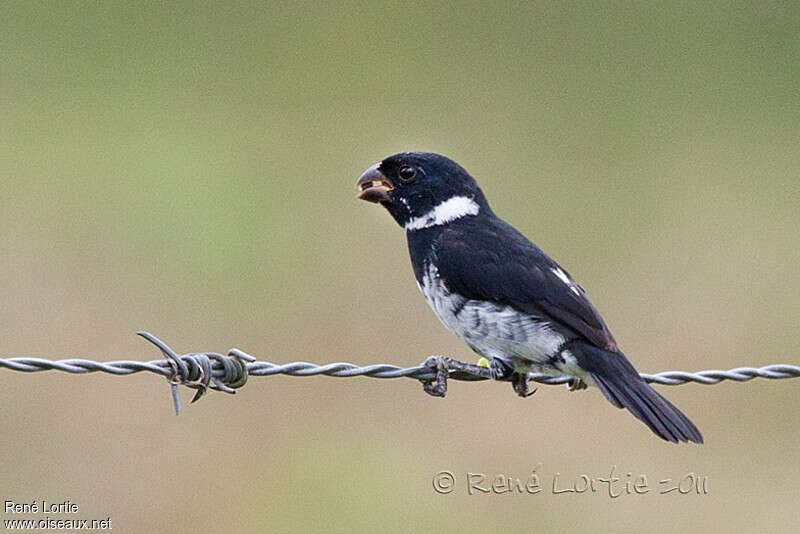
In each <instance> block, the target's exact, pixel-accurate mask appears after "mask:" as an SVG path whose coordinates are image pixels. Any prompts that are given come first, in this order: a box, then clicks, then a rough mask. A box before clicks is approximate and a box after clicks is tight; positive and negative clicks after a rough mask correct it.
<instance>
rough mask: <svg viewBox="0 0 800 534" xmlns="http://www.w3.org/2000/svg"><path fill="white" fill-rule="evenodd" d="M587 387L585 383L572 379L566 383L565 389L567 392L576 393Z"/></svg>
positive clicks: (578, 379)
mask: <svg viewBox="0 0 800 534" xmlns="http://www.w3.org/2000/svg"><path fill="white" fill-rule="evenodd" d="M587 387H589V386H588V385H587V384H586V382H584V381H583V380H582V379H580V378H574V377H573V378H572V379H570V381H569V382H567V389H568V390H569V391H578V390H580V389H586V388H587Z"/></svg>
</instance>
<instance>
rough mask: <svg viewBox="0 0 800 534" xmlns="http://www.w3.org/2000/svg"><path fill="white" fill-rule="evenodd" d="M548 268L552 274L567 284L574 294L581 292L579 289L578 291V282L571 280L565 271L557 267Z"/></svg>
mask: <svg viewBox="0 0 800 534" xmlns="http://www.w3.org/2000/svg"><path fill="white" fill-rule="evenodd" d="M550 270H551V271H553V274H554V275H556V276H557V277H558V279H559V280H561V281H562V282H564V283H565V284H567V286H569V288H570V290H572V292H573V293H575V294H576V295H580V294H581V293H580V291H578V284H576V283H575V282H573V281H572V279H571V278H570V277H569V276H567V273H565V272H564V271H562V270H561V269H559V268H558V267H554V268H552V269H550Z"/></svg>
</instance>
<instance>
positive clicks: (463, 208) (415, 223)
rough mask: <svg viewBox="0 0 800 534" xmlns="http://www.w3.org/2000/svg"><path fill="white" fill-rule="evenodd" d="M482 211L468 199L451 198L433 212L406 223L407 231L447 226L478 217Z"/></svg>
mask: <svg viewBox="0 0 800 534" xmlns="http://www.w3.org/2000/svg"><path fill="white" fill-rule="evenodd" d="M479 211H480V207H479V206H478V204H477V203H476V202H475V201H474V200H472V199H471V198H468V197H451V198H448V199H447V200H445V201H444V202H442V203H441V204H438V205H437V206H436V207H435V208H433V209H432V210H431V211H429V212H428V213H426V214H425V215H422V216H421V217H414V218H413V219H411V220H410V221H408V222H407V223H406V226H405V228H406V231H411V230H422V229H423V228H430V227H431V226H438V225H442V224H447V223H449V222H450V221H455V220H456V219H460V218H461V217H466V216H467V215H477V214H478V212H479Z"/></svg>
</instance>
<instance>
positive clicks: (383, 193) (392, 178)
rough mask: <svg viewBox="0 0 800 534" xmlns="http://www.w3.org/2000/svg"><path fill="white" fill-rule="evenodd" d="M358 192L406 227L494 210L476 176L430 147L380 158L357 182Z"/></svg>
mask: <svg viewBox="0 0 800 534" xmlns="http://www.w3.org/2000/svg"><path fill="white" fill-rule="evenodd" d="M356 186H357V187H358V190H359V193H358V198H360V199H361V200H367V201H369V202H379V203H380V204H381V205H383V207H385V208H386V209H387V210H388V211H389V213H390V214H391V215H392V217H394V219H395V220H396V221H397V223H398V224H399V225H400V226H404V227H405V228H406V229H419V228H425V227H427V226H431V225H434V224H444V223H446V222H448V221H449V220H453V219H456V218H459V217H463V216H469V215H477V214H478V213H481V212H483V213H491V211H490V209H489V204H488V203H487V202H486V197H484V196H483V192H482V191H481V189H480V187H478V183H477V182H476V181H475V179H474V178H473V177H472V176H470V175H469V173H468V172H467V171H466V170H464V168H463V167H461V166H460V165H459V164H458V163H456V162H455V161H453V160H451V159H449V158H446V157H444V156H440V155H439V154H433V153H430V152H403V153H400V154H395V155H394V156H389V157H388V158H386V159H384V160H383V161H381V162H380V163H376V164H375V165H373V166H372V167H370V168H369V169H367V170H366V171H364V174H362V175H361V178H359V179H358V182H356Z"/></svg>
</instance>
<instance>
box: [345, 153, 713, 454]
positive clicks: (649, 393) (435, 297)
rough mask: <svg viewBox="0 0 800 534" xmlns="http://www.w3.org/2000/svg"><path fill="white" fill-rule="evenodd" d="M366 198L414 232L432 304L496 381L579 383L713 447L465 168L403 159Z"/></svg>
mask: <svg viewBox="0 0 800 534" xmlns="http://www.w3.org/2000/svg"><path fill="white" fill-rule="evenodd" d="M357 188H358V191H359V192H358V197H359V198H360V199H362V200H367V201H370V202H377V203H380V204H381V205H382V206H383V207H385V208H386V209H387V210H388V211H389V213H390V214H391V215H392V217H393V218H394V219H395V221H397V222H398V223H399V224H400V226H402V227H403V228H405V230H406V236H407V238H408V248H409V252H410V253H411V263H412V265H413V267H414V275H415V276H416V279H417V283H418V285H419V288H420V290H421V291H422V293H423V294H424V295H425V298H426V300H427V301H428V304H429V305H430V307H431V308H432V309H433V311H434V313H435V314H436V316H437V317H438V318H439V320H441V322H442V323H443V324H444V325H445V326H446V327H447V328H448V329H449V330H451V331H452V332H453V333H454V334H456V335H457V336H458V337H459V338H461V339H462V340H463V341H464V342H465V343H466V344H467V345H468V346H469V347H470V348H471V349H472V350H474V351H475V352H476V353H478V354H480V355H481V356H483V357H485V358H487V359H488V360H489V361H490V375H491V376H492V377H494V378H497V379H509V378H510V379H511V382H512V384H513V386H514V390H515V391H516V392H517V393H518V394H519V395H520V396H528V395H529V394H530V393H531V392H529V391H528V378H527V374H528V373H531V372H535V373H544V374H549V375H555V376H563V375H566V376H570V377H572V378H573V381H572V383H571V386H572V387H571V389H580V388H583V387H585V386H586V385H587V384H588V385H591V386H596V387H597V388H598V389H599V390H600V391H601V392H602V393H603V395H604V396H605V397H606V399H608V400H609V401H610V402H611V403H612V404H614V405H615V406H617V407H618V408H627V409H628V410H629V411H630V412H631V413H632V414H633V415H635V416H636V417H637V418H639V419H640V420H642V421H643V422H644V423H645V424H646V425H647V426H648V427H650V429H651V430H652V431H653V432H654V433H656V434H657V435H658V436H660V437H661V438H663V439H665V440H668V441H672V442H675V443H677V442H678V441H693V442H696V443H702V442H703V437H702V435H701V434H700V431H699V430H698V429H697V427H696V426H695V425H694V424H693V423H692V422H691V421H690V420H689V419H688V418H687V417H686V416H685V415H683V413H681V412H680V411H679V410H678V409H677V408H676V407H675V406H673V405H672V404H671V403H670V402H669V401H667V400H666V399H665V398H664V397H662V396H661V395H659V394H658V393H656V391H655V390H654V389H653V388H651V387H650V386H649V385H648V384H647V383H646V382H645V381H644V380H642V378H641V377H640V376H639V373H638V372H637V371H636V369H634V367H633V366H632V365H631V363H630V362H629V361H628V359H627V358H626V357H625V355H624V354H623V353H622V352H621V351H620V350H619V348H618V347H617V343H616V341H615V340H614V337H613V336H612V335H611V332H610V331H609V329H608V327H607V326H606V324H605V322H603V319H602V318H601V317H600V314H599V313H598V312H597V310H596V309H595V307H594V306H593V305H592V303H591V302H589V299H588V298H587V296H586V293H585V292H584V290H583V288H582V287H581V286H580V285H578V284H577V283H576V282H575V281H574V280H573V279H572V277H571V276H570V275H569V273H567V271H566V270H564V269H562V268H561V267H560V266H559V265H558V264H557V263H556V262H555V261H553V260H552V259H550V257H549V256H547V254H545V253H544V252H542V251H541V250H540V249H539V248H538V247H537V246H536V245H534V244H533V243H531V242H530V241H529V240H528V239H527V238H525V236H523V235H522V234H521V233H520V232H518V231H517V230H516V229H515V228H514V227H512V226H511V225H510V224H508V223H506V222H505V221H503V220H502V219H500V218H499V217H497V216H496V215H495V214H494V212H493V211H492V210H491V208H490V207H489V203H488V202H487V201H486V197H485V196H484V195H483V192H482V191H481V189H480V187H478V184H477V182H476V181H475V180H474V179H473V178H472V176H470V175H469V173H468V172H467V171H466V170H464V169H463V168H462V167H461V166H459V165H458V164H457V163H455V162H454V161H452V160H450V159H448V158H446V157H444V156H441V155H438V154H432V153H424V152H405V153H401V154H395V155H393V156H390V157H388V158H386V159H384V160H383V161H381V162H379V163H376V164H375V165H373V166H372V167H370V168H369V169H367V170H366V171H365V172H364V174H363V175H361V177H360V178H359V180H358V182H357ZM426 390H427V389H426ZM429 392H432V393H436V392H435V391H429ZM441 394H443V392H441Z"/></svg>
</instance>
